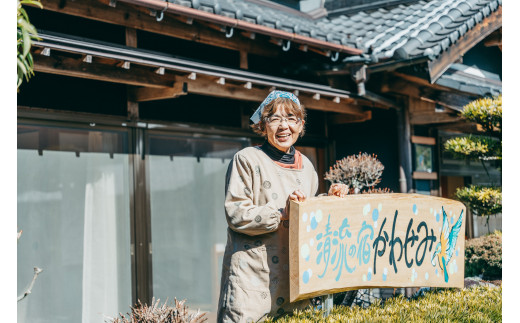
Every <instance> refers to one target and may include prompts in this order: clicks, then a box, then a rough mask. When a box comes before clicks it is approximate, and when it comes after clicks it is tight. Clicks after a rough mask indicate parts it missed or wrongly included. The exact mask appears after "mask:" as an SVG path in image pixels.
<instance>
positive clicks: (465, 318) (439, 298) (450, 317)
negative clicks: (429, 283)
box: [266, 287, 502, 323]
mask: <svg viewBox="0 0 520 323" xmlns="http://www.w3.org/2000/svg"><path fill="white" fill-rule="evenodd" d="M274 321H275V320H274V319H272V318H269V319H268V320H267V321H266V322H274ZM501 321H502V287H497V288H490V287H475V288H470V289H464V290H438V291H433V292H426V293H425V295H424V296H421V297H419V298H417V299H415V300H407V299H406V298H404V297H402V296H400V297H395V298H391V299H389V300H388V301H387V302H386V303H385V304H384V305H382V304H372V305H371V306H369V307H368V308H366V309H363V308H361V307H358V306H356V307H344V306H335V307H334V308H333V310H332V311H331V313H330V315H329V316H327V317H326V318H324V317H323V311H320V310H310V309H309V310H304V311H295V312H294V313H293V315H292V316H283V317H281V318H280V319H278V320H277V322H283V323H289V322H291V323H292V322H305V323H315V322H501Z"/></svg>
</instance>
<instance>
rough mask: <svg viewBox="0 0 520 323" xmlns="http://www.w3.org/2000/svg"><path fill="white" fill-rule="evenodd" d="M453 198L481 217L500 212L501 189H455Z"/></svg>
mask: <svg viewBox="0 0 520 323" xmlns="http://www.w3.org/2000/svg"><path fill="white" fill-rule="evenodd" d="M455 197H456V198H457V200H459V201H461V202H462V203H464V204H466V205H467V206H468V207H470V208H471V209H472V210H473V211H474V212H476V213H477V214H478V215H481V216H489V215H493V214H497V213H501V212H502V189H501V188H499V187H486V186H478V185H470V186H468V187H463V188H457V191H456V192H455Z"/></svg>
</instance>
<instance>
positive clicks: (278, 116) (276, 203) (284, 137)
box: [218, 91, 348, 322]
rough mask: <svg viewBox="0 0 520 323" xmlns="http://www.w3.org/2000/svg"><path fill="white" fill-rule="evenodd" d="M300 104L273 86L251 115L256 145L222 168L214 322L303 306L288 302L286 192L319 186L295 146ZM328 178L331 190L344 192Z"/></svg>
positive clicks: (292, 196) (293, 194)
mask: <svg viewBox="0 0 520 323" xmlns="http://www.w3.org/2000/svg"><path fill="white" fill-rule="evenodd" d="M305 116H306V114H305V110H304V108H303V107H302V106H301V105H300V102H299V100H298V98H297V97H296V96H295V95H294V94H292V93H289V92H283V91H273V92H271V93H270V94H269V95H268V96H267V98H266V99H265V100H264V101H263V102H262V104H261V105H260V107H259V108H258V109H257V110H256V112H255V113H254V114H253V116H252V117H251V120H252V121H253V123H254V124H253V126H252V127H253V130H254V131H255V132H257V133H259V134H261V135H262V136H264V138H266V141H265V143H264V144H263V145H262V146H257V147H248V148H245V149H242V150H241V151H239V152H237V153H236V154H235V156H234V158H233V161H232V162H231V164H230V167H229V169H228V172H227V174H226V199H225V210H226V218H227V222H228V225H229V228H228V239H227V245H226V251H225V254H224V260H223V266H222V280H221V290H220V300H219V309H218V322H257V321H261V320H263V319H265V318H266V317H267V316H279V315H281V314H284V313H286V312H292V310H293V309H295V308H303V307H305V306H307V305H308V304H309V301H308V300H305V301H300V302H294V303H290V302H289V250H288V248H289V230H288V228H289V218H288V210H287V205H288V202H289V200H294V201H304V200H305V198H306V197H307V196H314V195H316V193H317V191H318V175H317V174H316V171H315V170H314V167H313V165H312V163H311V162H310V161H309V159H308V158H307V157H305V156H304V155H303V154H301V153H300V152H299V151H297V150H296V149H295V148H294V146H293V145H294V143H295V142H296V140H297V139H298V137H300V136H303V134H304V129H305V128H304V126H305ZM347 191H348V190H347V187H346V186H345V185H343V184H334V185H333V186H332V187H331V189H330V190H329V195H332V194H334V195H338V196H344V195H346V194H347Z"/></svg>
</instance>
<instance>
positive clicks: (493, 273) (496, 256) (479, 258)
mask: <svg viewBox="0 0 520 323" xmlns="http://www.w3.org/2000/svg"><path fill="white" fill-rule="evenodd" d="M465 253H466V255H465V266H464V267H465V269H464V275H465V276H466V277H472V276H479V275H482V278H483V279H487V280H494V279H502V233H500V232H498V231H495V233H492V234H489V235H486V236H483V237H480V238H476V239H471V240H468V241H466V249H465Z"/></svg>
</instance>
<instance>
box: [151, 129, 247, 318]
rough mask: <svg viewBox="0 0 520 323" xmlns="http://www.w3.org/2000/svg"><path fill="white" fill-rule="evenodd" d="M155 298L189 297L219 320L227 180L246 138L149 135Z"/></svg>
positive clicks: (190, 303)
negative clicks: (232, 161) (228, 172)
mask: <svg viewBox="0 0 520 323" xmlns="http://www.w3.org/2000/svg"><path fill="white" fill-rule="evenodd" d="M146 142H147V156H146V163H147V177H148V185H149V200H150V214H151V244H152V277H153V296H154V297H155V298H156V299H157V298H160V299H161V302H163V301H166V299H169V300H170V301H173V298H174V297H176V298H177V299H179V300H181V299H187V300H188V302H187V304H188V306H189V307H190V309H193V310H196V309H200V310H202V311H207V312H208V314H207V315H206V316H207V317H208V318H209V320H210V321H215V320H216V310H217V302H218V296H219V291H220V275H221V267H222V256H223V253H224V248H225V245H226V240H227V233H226V232H227V222H226V218H225V215H224V195H225V192H224V184H225V183H224V182H225V174H226V171H227V168H228V166H229V164H230V161H231V158H232V157H233V155H234V154H235V153H236V152H237V151H239V150H240V149H242V148H244V147H247V146H249V145H250V142H249V140H248V139H244V138H233V139H229V138H222V137H220V138H219V137H202V136H197V137H195V136H190V137H188V136H178V135H171V134H161V133H150V134H149V135H148V136H147V141H146Z"/></svg>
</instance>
